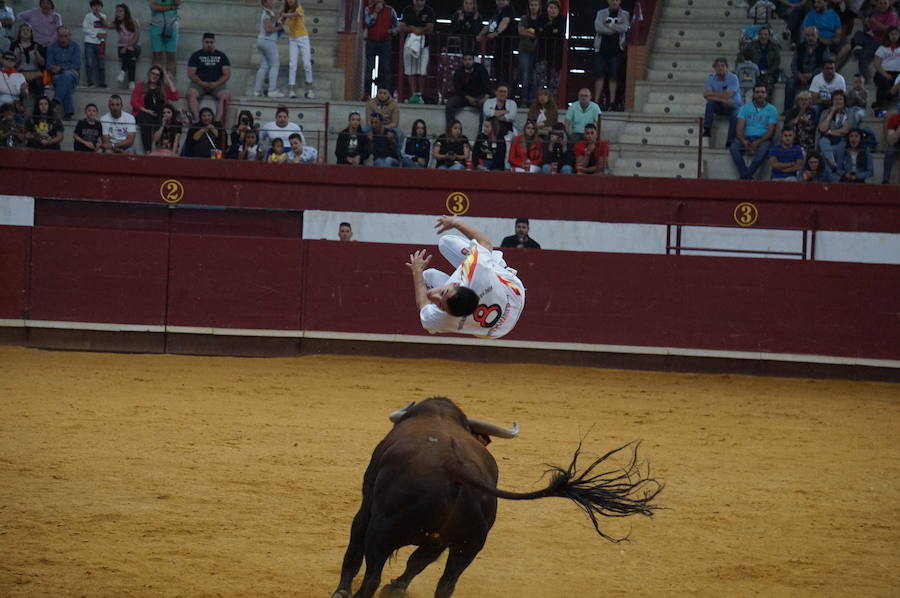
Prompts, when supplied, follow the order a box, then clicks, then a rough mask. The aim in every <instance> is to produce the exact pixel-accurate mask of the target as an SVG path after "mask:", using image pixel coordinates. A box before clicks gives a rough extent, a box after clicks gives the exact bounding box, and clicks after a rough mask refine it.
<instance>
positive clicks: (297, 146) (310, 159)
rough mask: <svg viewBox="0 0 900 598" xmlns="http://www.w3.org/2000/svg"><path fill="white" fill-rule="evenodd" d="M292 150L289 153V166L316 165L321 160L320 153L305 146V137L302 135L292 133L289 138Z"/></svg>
mask: <svg viewBox="0 0 900 598" xmlns="http://www.w3.org/2000/svg"><path fill="white" fill-rule="evenodd" d="M288 141H290V142H291V149H290V151H289V152H288V153H287V162H288V164H315V163H316V161H317V160H318V159H319V152H318V151H317V150H316V148H314V147H310V146H308V145H303V137H301V136H300V133H292V134H291V136H290V137H288Z"/></svg>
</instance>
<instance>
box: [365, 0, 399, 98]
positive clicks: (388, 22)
mask: <svg viewBox="0 0 900 598" xmlns="http://www.w3.org/2000/svg"><path fill="white" fill-rule="evenodd" d="M365 24H366V77H365V84H364V86H363V101H366V100H368V99H369V94H370V90H371V89H372V71H373V70H374V69H375V58H378V79H377V81H376V83H378V87H386V88H387V89H393V88H392V87H391V36H392V35H396V34H397V30H398V29H399V28H400V21H399V19H397V13H396V12H395V11H394V9H393V8H391V6H390V5H389V4H386V3H385V2H384V0H368V1H367V4H366V11H365Z"/></svg>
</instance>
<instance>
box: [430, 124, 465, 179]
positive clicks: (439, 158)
mask: <svg viewBox="0 0 900 598" xmlns="http://www.w3.org/2000/svg"><path fill="white" fill-rule="evenodd" d="M470 156H471V152H470V150H469V140H468V139H467V138H466V136H465V135H463V134H462V123H461V122H459V121H458V120H454V121H453V122H451V123H450V126H449V127H447V132H446V133H445V134H443V135H441V136H440V137H438V138H437V140H436V141H435V142H434V148H433V149H432V150H431V157H432V158H434V159H435V165H436V167H437V168H449V169H451V170H465V168H466V162H468V160H469V157H470Z"/></svg>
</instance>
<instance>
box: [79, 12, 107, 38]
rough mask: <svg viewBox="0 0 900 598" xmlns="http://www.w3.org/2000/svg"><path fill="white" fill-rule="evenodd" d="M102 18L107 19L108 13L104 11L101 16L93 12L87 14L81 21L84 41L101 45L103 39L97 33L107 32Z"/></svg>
mask: <svg viewBox="0 0 900 598" xmlns="http://www.w3.org/2000/svg"><path fill="white" fill-rule="evenodd" d="M101 18H102V19H103V20H104V21H105V20H106V15H105V14H103V13H102V12H101V13H100V16H99V17H97V16H94V13H92V12H89V13H87V14H86V15H85V17H84V20H83V21H82V22H81V30H82V31H84V43H86V44H94V45H96V46H99V45H100V42H101V41H103V40H102V39H100V37H99V36H98V35H97V34H98V33H106V28H105V27H103V25H101V24H100V22H101V21H100V19H101Z"/></svg>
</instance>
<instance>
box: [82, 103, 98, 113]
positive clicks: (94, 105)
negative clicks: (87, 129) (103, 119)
mask: <svg viewBox="0 0 900 598" xmlns="http://www.w3.org/2000/svg"><path fill="white" fill-rule="evenodd" d="M91 106H93V107H94V110H96V111H97V112H100V108H98V107H97V104H85V106H84V109H85V110H87V109H88V108H90V107H91Z"/></svg>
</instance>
